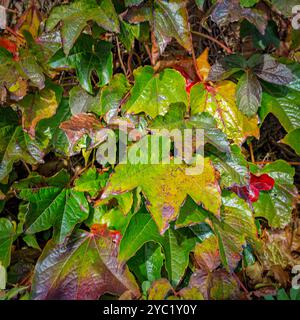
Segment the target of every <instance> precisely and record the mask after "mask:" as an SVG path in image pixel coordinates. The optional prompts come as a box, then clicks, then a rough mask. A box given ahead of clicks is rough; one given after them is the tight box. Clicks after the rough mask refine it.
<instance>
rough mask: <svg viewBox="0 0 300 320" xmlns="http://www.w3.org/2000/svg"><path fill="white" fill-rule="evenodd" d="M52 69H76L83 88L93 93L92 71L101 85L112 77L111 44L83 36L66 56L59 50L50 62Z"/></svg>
mask: <svg viewBox="0 0 300 320" xmlns="http://www.w3.org/2000/svg"><path fill="white" fill-rule="evenodd" d="M49 66H50V67H52V68H74V69H75V70H76V73H77V77H78V80H79V82H80V85H81V86H82V88H84V89H85V90H86V91H88V92H89V93H91V94H92V93H93V87H92V83H91V75H92V71H95V72H96V73H97V76H98V78H99V85H100V86H103V85H105V84H107V83H108V82H109V80H110V78H111V76H112V71H113V70H112V69H113V66H112V52H111V44H110V43H109V42H107V41H99V40H94V39H93V38H92V37H91V36H89V35H87V34H82V35H81V36H80V37H79V38H78V40H77V41H76V43H75V45H74V46H73V48H72V49H71V50H70V53H69V55H68V56H66V55H65V54H64V52H63V50H62V49H60V50H58V51H57V52H56V53H55V54H54V56H53V57H52V58H51V59H50V61H49Z"/></svg>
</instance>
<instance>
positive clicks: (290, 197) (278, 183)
mask: <svg viewBox="0 0 300 320" xmlns="http://www.w3.org/2000/svg"><path fill="white" fill-rule="evenodd" d="M250 169H251V171H252V172H253V173H260V174H263V173H267V174H268V175H269V176H270V177H272V178H273V179H274V180H275V185H274V188H273V189H272V190H271V191H268V192H267V191H262V192H261V193H260V197H259V199H258V201H257V202H254V203H253V208H254V212H255V216H256V217H264V218H266V219H267V220H268V222H269V225H270V226H271V227H273V228H284V227H285V226H286V225H287V224H288V223H289V222H290V221H291V214H292V210H293V207H294V205H295V203H296V198H297V195H298V193H297V190H296V188H295V186H294V185H293V183H294V174H295V169H294V168H292V167H291V166H290V165H288V164H287V163H286V162H285V161H283V160H278V161H275V162H274V163H271V164H267V165H266V166H265V167H264V168H263V169H258V168H256V167H253V166H251V167H250Z"/></svg>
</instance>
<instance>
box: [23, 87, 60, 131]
mask: <svg viewBox="0 0 300 320" xmlns="http://www.w3.org/2000/svg"><path fill="white" fill-rule="evenodd" d="M58 104H59V102H58V101H57V97H56V94H55V92H54V91H53V90H51V89H48V88H45V89H43V90H42V91H40V92H36V93H34V94H29V95H27V96H26V97H25V98H24V99H23V100H21V101H20V102H18V105H19V107H20V109H21V110H22V125H23V128H24V130H25V131H26V132H28V133H29V135H30V136H32V137H34V136H35V127H36V125H37V123H38V122H39V121H40V120H42V119H45V118H51V117H52V116H53V115H55V113H56V109H57V107H58Z"/></svg>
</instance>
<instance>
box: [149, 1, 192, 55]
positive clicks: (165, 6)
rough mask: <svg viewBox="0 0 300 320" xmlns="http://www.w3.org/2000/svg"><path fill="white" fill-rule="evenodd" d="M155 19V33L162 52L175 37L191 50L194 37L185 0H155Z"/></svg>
mask: <svg viewBox="0 0 300 320" xmlns="http://www.w3.org/2000/svg"><path fill="white" fill-rule="evenodd" d="M153 20H154V21H153V26H154V34H155V37H156V40H157V42H158V46H159V50H160V54H161V53H162V52H163V51H164V49H165V47H166V44H167V43H168V42H169V40H168V39H170V38H175V39H176V40H177V41H178V43H179V44H181V45H182V46H183V47H184V48H185V49H186V50H188V51H189V52H191V50H192V39H191V35H190V31H189V25H188V14H187V10H186V3H185V1H179V0H171V1H165V0H157V1H155V9H154V13H153Z"/></svg>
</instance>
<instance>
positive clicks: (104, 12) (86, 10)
mask: <svg viewBox="0 0 300 320" xmlns="http://www.w3.org/2000/svg"><path fill="white" fill-rule="evenodd" d="M91 20H92V21H95V22H96V23H97V24H98V25H99V26H100V27H102V28H104V29H106V30H108V31H111V32H119V21H118V16H117V14H116V11H115V8H114V5H113V3H112V1H111V0H102V1H101V3H100V5H98V3H97V1H96V0H89V1H84V0H76V1H74V2H72V3H70V4H66V5H60V6H57V7H55V8H53V9H52V11H51V12H50V16H49V18H48V20H47V22H46V31H51V30H52V29H54V28H55V26H56V25H57V24H58V23H59V22H60V21H62V28H61V35H62V41H63V46H64V53H65V54H66V56H67V55H69V53H70V52H71V48H72V47H73V45H74V43H75V42H76V40H77V38H78V37H79V36H80V34H81V32H82V31H83V29H84V28H85V27H86V26H87V23H88V22H89V21H91Z"/></svg>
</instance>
